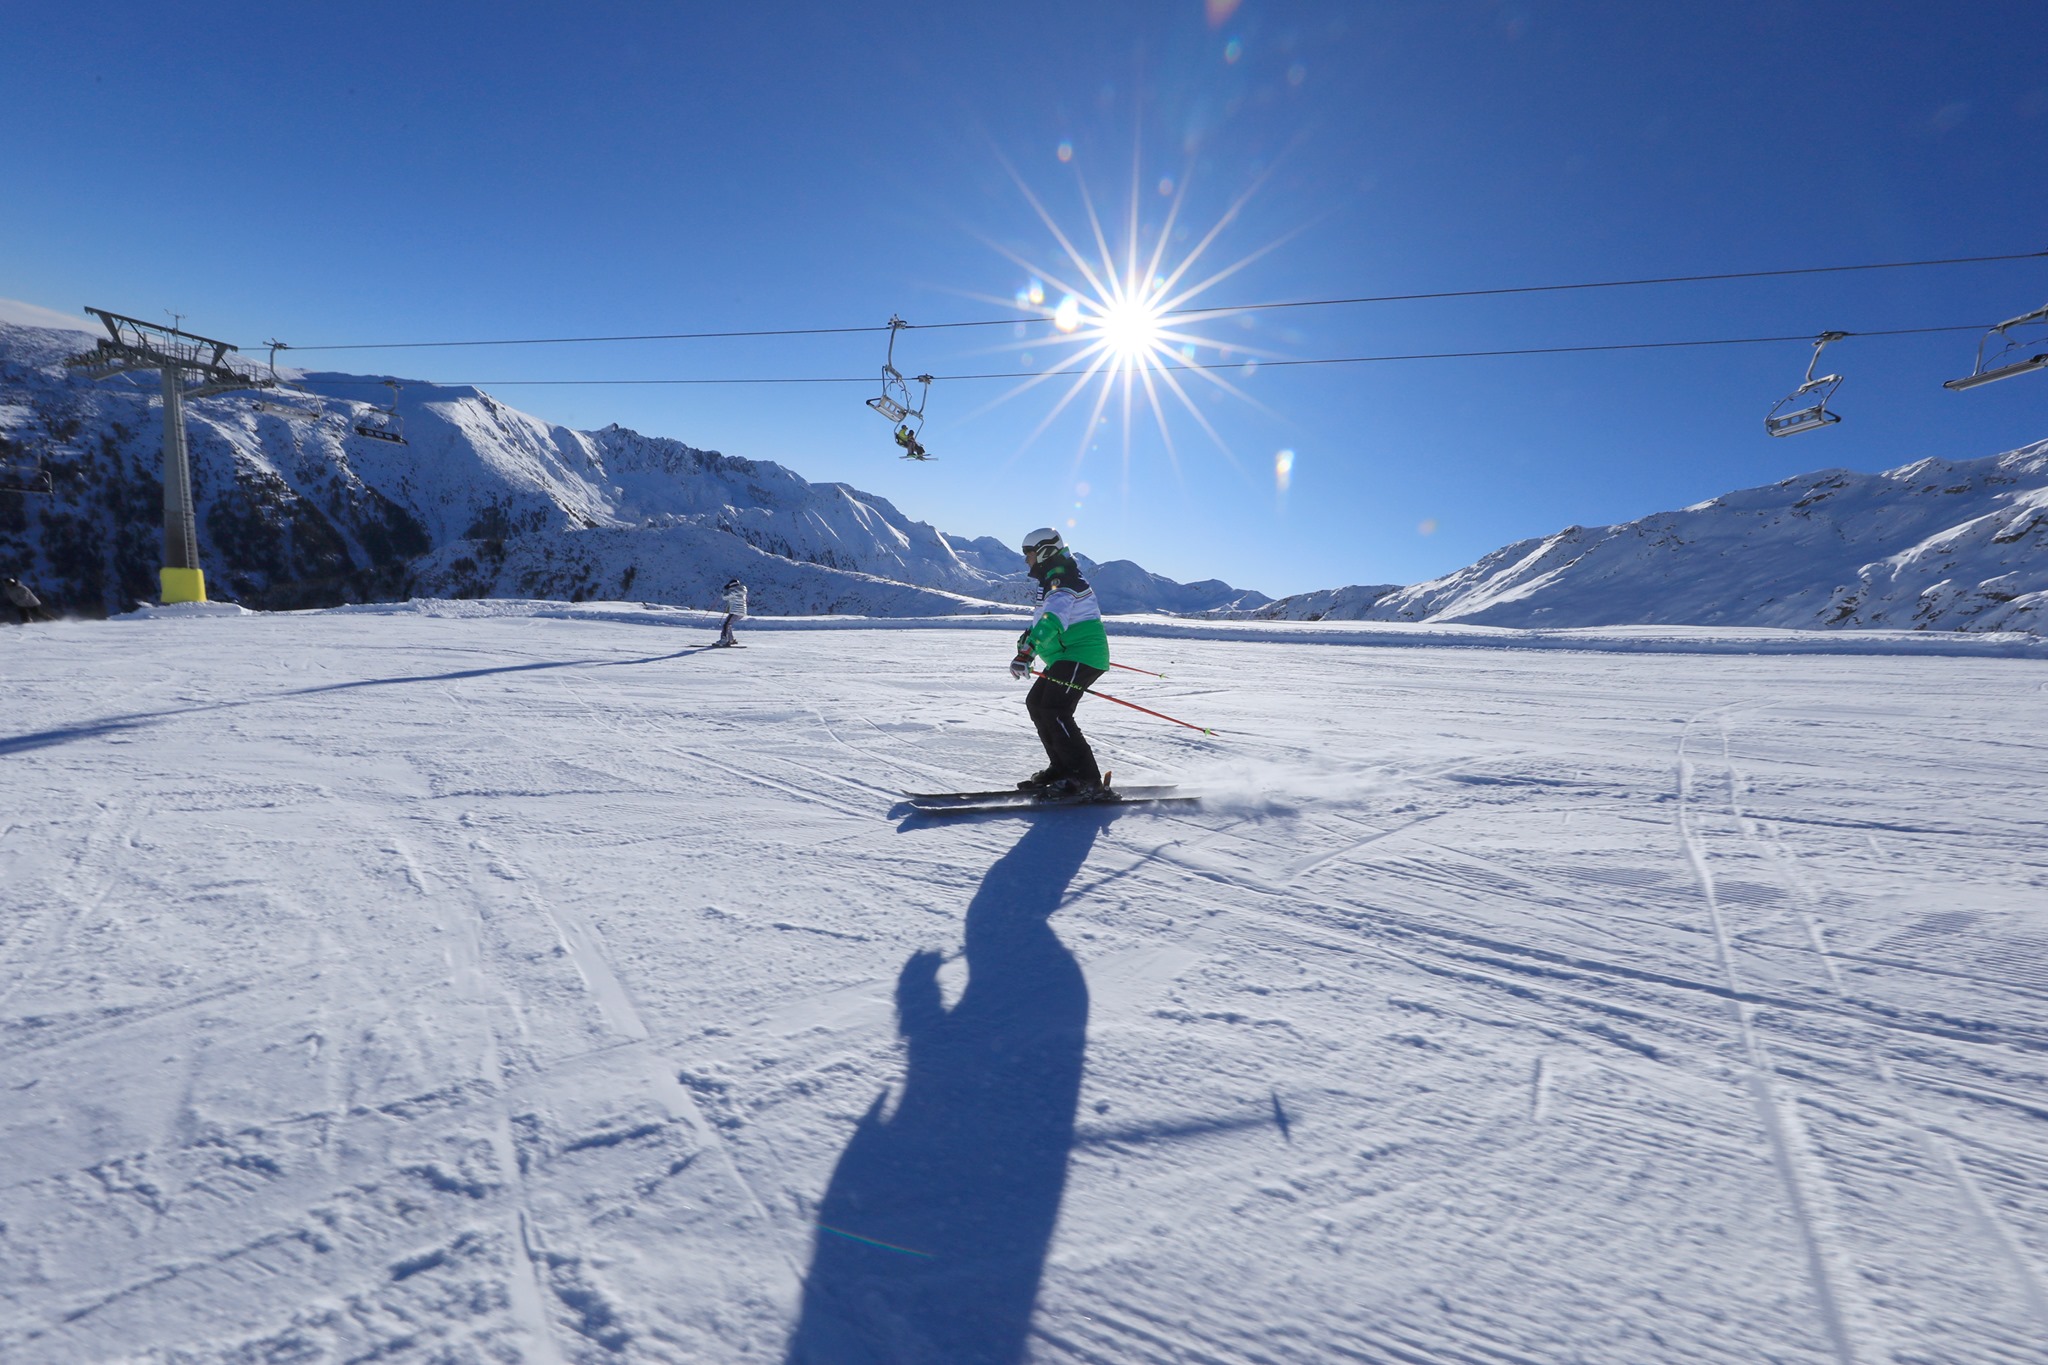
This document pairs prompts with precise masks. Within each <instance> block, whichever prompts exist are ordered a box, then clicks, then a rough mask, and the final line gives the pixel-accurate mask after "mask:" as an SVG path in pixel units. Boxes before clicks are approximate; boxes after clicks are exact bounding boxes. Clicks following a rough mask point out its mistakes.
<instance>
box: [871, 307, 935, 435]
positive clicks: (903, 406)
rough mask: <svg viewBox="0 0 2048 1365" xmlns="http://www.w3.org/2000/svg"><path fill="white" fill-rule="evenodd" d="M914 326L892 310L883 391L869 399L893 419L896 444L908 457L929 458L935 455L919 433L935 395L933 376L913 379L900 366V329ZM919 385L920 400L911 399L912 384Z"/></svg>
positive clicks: (918, 395) (885, 415) (875, 408)
mask: <svg viewBox="0 0 2048 1365" xmlns="http://www.w3.org/2000/svg"><path fill="white" fill-rule="evenodd" d="M908 326H910V324H909V323H907V322H905V321H904V320H903V319H902V318H900V317H897V316H895V315H894V314H891V315H890V317H889V354H888V358H887V359H885V360H884V361H883V362H882V391H881V392H880V393H878V394H876V395H875V396H874V397H873V398H870V399H868V406H869V407H871V408H873V409H874V410H875V411H876V412H879V413H881V414H882V416H884V417H886V418H888V419H889V421H890V422H891V423H892V424H893V425H894V426H895V428H896V444H897V445H899V446H902V447H903V458H904V459H906V460H929V459H930V458H931V455H930V454H929V453H928V452H927V451H926V450H925V448H924V446H923V445H922V444H920V443H919V441H918V437H919V436H920V435H922V434H923V432H924V405H925V400H926V399H927V398H929V397H930V396H931V391H932V377H931V376H930V375H928V374H920V375H914V376H912V377H911V378H910V379H905V378H904V377H903V372H902V371H901V370H899V369H897V368H896V333H898V332H899V331H901V330H903V329H904V328H905V327H908ZM913 383H915V384H917V385H919V389H918V394H917V401H916V402H915V403H912V402H911V401H910V386H911V384H913Z"/></svg>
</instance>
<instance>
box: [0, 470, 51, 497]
mask: <svg viewBox="0 0 2048 1365" xmlns="http://www.w3.org/2000/svg"><path fill="white" fill-rule="evenodd" d="M56 488H57V485H56V481H55V480H53V479H52V478H51V477H50V471H49V470H48V469H47V468H45V467H44V466H43V465H42V464H40V463H36V464H0V493H53V492H55V491H56Z"/></svg>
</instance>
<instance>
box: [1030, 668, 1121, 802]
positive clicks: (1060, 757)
mask: <svg viewBox="0 0 2048 1365" xmlns="http://www.w3.org/2000/svg"><path fill="white" fill-rule="evenodd" d="M1101 676H1102V670H1101V669H1099V668H1090V667H1089V666H1088V665H1087V664H1084V663H1076V662H1075V661H1074V660H1072V659H1061V660H1060V661H1059V662H1058V663H1056V664H1053V665H1052V666H1051V667H1049V668H1047V669H1046V670H1045V673H1044V675H1043V676H1042V677H1040V678H1039V680H1038V681H1037V682H1035V683H1033V684H1031V691H1030V692H1029V693H1027V694H1026V695H1025V698H1024V705H1025V707H1026V708H1028V709H1029V710H1030V712H1031V723H1032V724H1033V725H1036V726H1037V727H1038V739H1039V742H1040V743H1041V744H1043V745H1045V756H1046V757H1047V758H1048V759H1050V760H1051V761H1052V769H1053V772H1054V773H1055V774H1056V775H1057V776H1060V777H1072V778H1078V779H1079V780H1081V781H1082V782H1088V783H1096V782H1100V781H1102V769H1100V768H1098V767H1096V766H1095V751H1094V750H1093V749H1091V748H1089V747H1088V741H1087V740H1086V739H1084V738H1083V737H1082V735H1081V727H1080V726H1079V725H1076V724H1075V723H1074V708H1075V707H1077V706H1079V705H1080V704H1081V694H1082V693H1084V692H1086V691H1087V690H1088V689H1089V688H1090V687H1092V686H1094V684H1095V680H1096V679H1097V678H1099V677H1101Z"/></svg>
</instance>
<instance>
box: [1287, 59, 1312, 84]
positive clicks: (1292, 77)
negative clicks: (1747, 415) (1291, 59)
mask: <svg viewBox="0 0 2048 1365" xmlns="http://www.w3.org/2000/svg"><path fill="white" fill-rule="evenodd" d="M1307 79H1308V68H1307V67H1305V66H1303V65H1302V64H1301V63H1300V62H1296V63H1295V64H1294V65H1293V66H1290V67H1288V68H1287V83H1288V84H1289V85H1300V84H1301V83H1302V82H1303V81H1305V80H1307Z"/></svg>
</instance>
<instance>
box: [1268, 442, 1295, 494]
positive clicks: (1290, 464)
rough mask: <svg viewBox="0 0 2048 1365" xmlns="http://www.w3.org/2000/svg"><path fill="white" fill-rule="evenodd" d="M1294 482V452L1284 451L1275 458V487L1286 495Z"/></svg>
mask: <svg viewBox="0 0 2048 1365" xmlns="http://www.w3.org/2000/svg"><path fill="white" fill-rule="evenodd" d="M1293 482H1294V452H1293V451H1291V450H1283V451H1281V452H1280V453H1279V454H1277V455H1275V456H1274V457H1273V487H1275V488H1276V489H1278V490H1279V491H1281V492H1282V493H1285V492H1286V491H1287V486H1288V485H1289V484H1291V483H1293Z"/></svg>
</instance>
